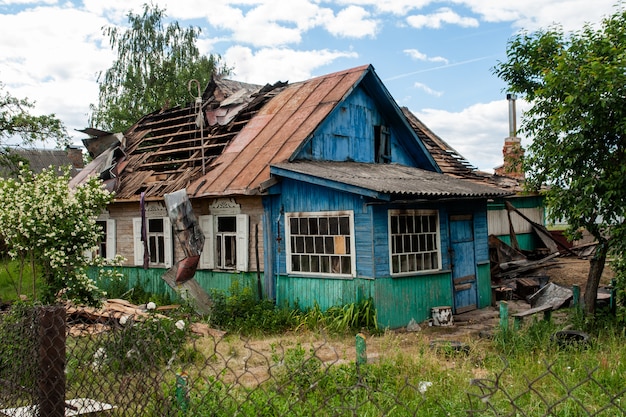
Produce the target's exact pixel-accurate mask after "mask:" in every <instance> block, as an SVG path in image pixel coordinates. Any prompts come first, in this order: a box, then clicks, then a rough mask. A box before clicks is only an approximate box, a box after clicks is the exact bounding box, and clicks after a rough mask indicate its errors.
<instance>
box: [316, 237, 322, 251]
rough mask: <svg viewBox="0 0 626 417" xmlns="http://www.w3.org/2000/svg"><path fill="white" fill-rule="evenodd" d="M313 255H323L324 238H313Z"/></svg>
mask: <svg viewBox="0 0 626 417" xmlns="http://www.w3.org/2000/svg"><path fill="white" fill-rule="evenodd" d="M315 253H324V238H323V237H321V236H316V237H315Z"/></svg>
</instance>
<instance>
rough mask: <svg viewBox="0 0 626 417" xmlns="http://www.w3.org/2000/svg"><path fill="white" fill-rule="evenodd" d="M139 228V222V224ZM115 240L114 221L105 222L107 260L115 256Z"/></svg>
mask: <svg viewBox="0 0 626 417" xmlns="http://www.w3.org/2000/svg"><path fill="white" fill-rule="evenodd" d="M139 226H140V227H141V222H140V224H139ZM116 239H117V232H116V230H115V219H108V220H107V241H106V245H107V259H113V258H115V255H116V254H117V247H116V246H115V242H116Z"/></svg>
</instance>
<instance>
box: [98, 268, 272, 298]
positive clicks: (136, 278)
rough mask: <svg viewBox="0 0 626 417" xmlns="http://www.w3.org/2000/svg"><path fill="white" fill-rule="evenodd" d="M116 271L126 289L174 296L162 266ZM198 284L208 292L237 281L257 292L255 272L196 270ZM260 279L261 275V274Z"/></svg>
mask: <svg viewBox="0 0 626 417" xmlns="http://www.w3.org/2000/svg"><path fill="white" fill-rule="evenodd" d="M117 269H118V271H119V272H120V273H122V274H124V275H125V276H126V277H127V289H128V290H130V289H131V288H134V287H141V288H143V289H144V290H145V291H147V292H151V293H153V294H159V295H166V294H168V295H169V296H170V297H172V298H174V299H175V298H176V292H175V291H174V290H173V289H172V288H170V287H169V285H167V283H166V282H165V281H163V279H161V277H162V276H163V274H164V273H165V271H166V270H165V269H162V268H150V269H143V268H136V267H120V268H117ZM89 276H90V277H91V278H92V279H95V278H96V276H97V270H96V269H95V268H94V269H92V270H90V271H89ZM194 278H195V279H196V281H198V284H200V286H201V287H202V288H203V289H204V290H206V291H207V292H209V293H210V291H211V289H216V290H220V291H226V292H228V290H229V289H230V287H231V285H232V284H233V283H234V282H235V281H237V282H239V287H240V288H244V287H250V288H251V289H252V291H253V293H254V294H255V295H258V292H257V288H258V287H257V274H256V272H237V273H229V272H213V271H204V270H201V271H196V275H195V277H194ZM261 279H263V276H262V275H261Z"/></svg>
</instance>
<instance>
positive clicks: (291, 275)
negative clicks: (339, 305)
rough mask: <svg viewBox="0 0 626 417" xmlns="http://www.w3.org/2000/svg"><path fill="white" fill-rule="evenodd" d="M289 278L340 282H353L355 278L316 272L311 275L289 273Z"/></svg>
mask: <svg viewBox="0 0 626 417" xmlns="http://www.w3.org/2000/svg"><path fill="white" fill-rule="evenodd" d="M287 277H288V278H311V279H339V280H353V279H354V278H355V277H353V276H352V275H332V274H316V273H314V272H312V273H310V274H306V273H303V274H297V273H293V272H288V273H287Z"/></svg>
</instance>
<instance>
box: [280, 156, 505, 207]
mask: <svg viewBox="0 0 626 417" xmlns="http://www.w3.org/2000/svg"><path fill="white" fill-rule="evenodd" d="M270 172H271V173H272V175H274V176H279V177H285V178H291V179H296V180H300V181H304V182H308V183H314V184H319V185H324V186H327V187H332V188H335V189H340V190H344V191H349V192H354V193H357V194H361V195H367V196H370V197H373V198H377V199H381V200H390V199H391V198H392V196H395V197H396V198H397V196H410V197H421V198H426V199H444V198H474V199H475V198H493V197H503V196H506V195H510V194H512V192H510V191H506V190H503V189H501V188H497V187H495V186H491V185H486V184H479V183H476V182H472V181H467V180H464V179H460V178H455V177H452V176H450V175H445V174H439V173H436V172H431V171H426V170H423V169H419V168H414V167H408V166H404V165H398V164H367V163H359V162H327V161H324V162H321V161H295V162H289V163H278V164H273V165H272V166H271V168H270Z"/></svg>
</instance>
